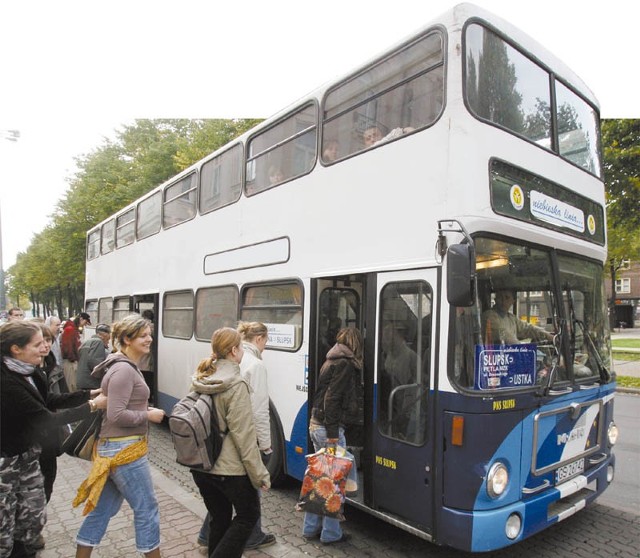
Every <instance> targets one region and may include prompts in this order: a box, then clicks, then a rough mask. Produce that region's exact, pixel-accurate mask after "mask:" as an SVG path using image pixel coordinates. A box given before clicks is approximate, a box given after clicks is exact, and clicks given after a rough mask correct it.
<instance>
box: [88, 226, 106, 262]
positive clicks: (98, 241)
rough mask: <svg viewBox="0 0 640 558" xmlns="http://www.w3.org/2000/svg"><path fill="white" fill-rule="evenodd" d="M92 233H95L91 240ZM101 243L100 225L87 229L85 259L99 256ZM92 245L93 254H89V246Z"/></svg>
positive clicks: (93, 258) (89, 259)
mask: <svg viewBox="0 0 640 558" xmlns="http://www.w3.org/2000/svg"><path fill="white" fill-rule="evenodd" d="M92 235H97V238H95V237H94V239H93V240H92V238H91V237H92ZM101 244H102V227H97V228H95V229H93V230H92V231H89V234H88V235H87V261H91V260H95V259H97V258H99V257H100V245H101ZM92 246H94V250H93V254H94V255H93V256H91V253H92V252H91V247H92Z"/></svg>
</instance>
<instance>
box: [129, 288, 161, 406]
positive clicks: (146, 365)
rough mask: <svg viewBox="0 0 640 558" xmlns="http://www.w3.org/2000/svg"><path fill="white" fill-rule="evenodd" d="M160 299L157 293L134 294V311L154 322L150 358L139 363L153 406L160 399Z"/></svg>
mask: <svg viewBox="0 0 640 558" xmlns="http://www.w3.org/2000/svg"><path fill="white" fill-rule="evenodd" d="M158 300H159V296H158V294H157V293H154V294H144V295H134V296H133V311H134V312H136V313H137V314H140V315H141V316H142V317H143V318H146V319H147V320H149V321H150V322H151V324H152V325H151V335H152V336H153V342H152V343H151V352H150V353H149V356H148V358H143V359H142V360H141V361H140V362H139V363H138V364H139V366H140V371H141V372H142V375H143V376H144V381H145V382H146V383H147V385H148V386H149V391H150V393H149V403H150V404H151V405H153V406H155V405H157V401H158V377H157V373H156V362H158V360H157V359H158V340H157V336H156V332H157V331H159V330H158Z"/></svg>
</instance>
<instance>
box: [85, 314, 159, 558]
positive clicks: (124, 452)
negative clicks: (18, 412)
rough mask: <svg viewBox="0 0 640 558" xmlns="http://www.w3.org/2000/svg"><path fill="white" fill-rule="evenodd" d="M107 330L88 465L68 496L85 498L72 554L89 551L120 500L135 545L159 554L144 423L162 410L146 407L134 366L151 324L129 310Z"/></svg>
mask: <svg viewBox="0 0 640 558" xmlns="http://www.w3.org/2000/svg"><path fill="white" fill-rule="evenodd" d="M111 331H112V334H111V342H112V344H113V346H114V348H115V349H116V350H117V352H115V353H111V354H110V355H109V356H108V357H107V359H106V360H105V361H104V362H103V363H102V364H100V365H99V366H97V367H96V368H95V369H94V371H93V374H94V376H96V377H98V378H101V384H100V385H101V387H102V391H103V393H104V394H106V395H107V396H108V397H109V402H108V405H107V412H106V413H105V415H104V418H103V420H102V427H101V430H100V440H99V441H98V444H97V450H96V456H95V457H94V460H93V468H92V469H91V472H90V474H89V477H88V478H87V479H86V480H85V481H84V482H83V483H82V484H81V485H80V488H79V489H78V494H77V496H76V498H75V500H74V501H73V505H74V506H77V505H80V504H81V503H82V502H84V501H86V505H85V508H84V513H88V515H87V516H86V517H85V519H84V522H83V523H82V526H81V527H80V530H79V531H78V535H77V537H76V543H77V547H76V558H88V557H89V556H91V552H92V551H93V547H95V546H98V545H99V544H100V542H101V541H102V538H103V536H104V534H105V532H106V530H107V527H108V525H109V521H110V520H111V518H112V517H113V516H114V515H115V514H116V513H118V510H119V509H120V506H121V505H122V502H123V500H126V501H127V503H128V504H129V506H130V507H131V509H132V510H133V518H134V526H135V538H136V550H137V551H138V552H141V553H142V554H144V555H145V556H146V557H147V558H159V557H160V509H159V506H158V500H157V499H156V495H155V491H154V489H153V481H152V479H151V467H150V465H149V460H148V458H147V452H148V446H147V432H148V429H149V422H154V423H160V422H162V419H163V418H164V411H163V410H162V409H156V408H154V407H149V406H148V400H149V387H148V386H147V384H146V382H145V381H144V378H143V377H142V373H141V372H140V370H139V368H138V365H137V363H138V362H139V361H140V359H141V357H142V356H143V355H145V354H147V353H148V352H149V350H150V347H151V326H150V324H149V322H148V321H147V320H145V319H144V318H143V317H141V316H139V315H137V314H132V315H130V316H127V317H126V318H123V319H122V320H120V321H118V322H116V323H114V324H112V326H111ZM101 487H102V488H101Z"/></svg>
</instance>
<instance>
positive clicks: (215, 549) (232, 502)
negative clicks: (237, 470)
mask: <svg viewBox="0 0 640 558" xmlns="http://www.w3.org/2000/svg"><path fill="white" fill-rule="evenodd" d="M191 475H192V476H193V480H194V481H195V483H196V485H197V487H198V490H200V494H201V495H202V499H203V500H204V504H205V506H206V507H207V511H208V512H209V545H208V547H209V558H241V556H242V551H243V550H244V547H245V545H246V544H247V540H248V539H249V536H250V535H251V531H252V529H253V528H254V526H255V524H256V522H257V521H258V518H259V517H260V500H259V499H258V492H257V491H256V489H255V488H254V487H253V485H252V484H251V481H250V480H249V477H248V476H246V475H242V476H222V475H212V474H209V473H204V472H202V471H196V470H194V469H192V470H191ZM234 509H235V512H236V513H235V516H234V515H233V511H234Z"/></svg>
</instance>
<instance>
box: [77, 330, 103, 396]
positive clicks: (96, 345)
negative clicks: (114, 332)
mask: <svg viewBox="0 0 640 558" xmlns="http://www.w3.org/2000/svg"><path fill="white" fill-rule="evenodd" d="M110 337H111V328H110V327H109V326H108V325H106V324H98V325H97V326H96V333H95V335H93V336H92V337H91V338H90V339H87V340H86V341H85V342H84V343H82V345H80V349H78V370H77V372H76V383H77V387H78V389H98V388H99V387H100V380H98V379H97V378H94V377H92V376H91V372H93V369H94V368H95V367H96V366H97V365H98V364H100V363H101V362H102V361H103V360H104V359H106V358H107V355H108V354H109V338H110Z"/></svg>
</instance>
